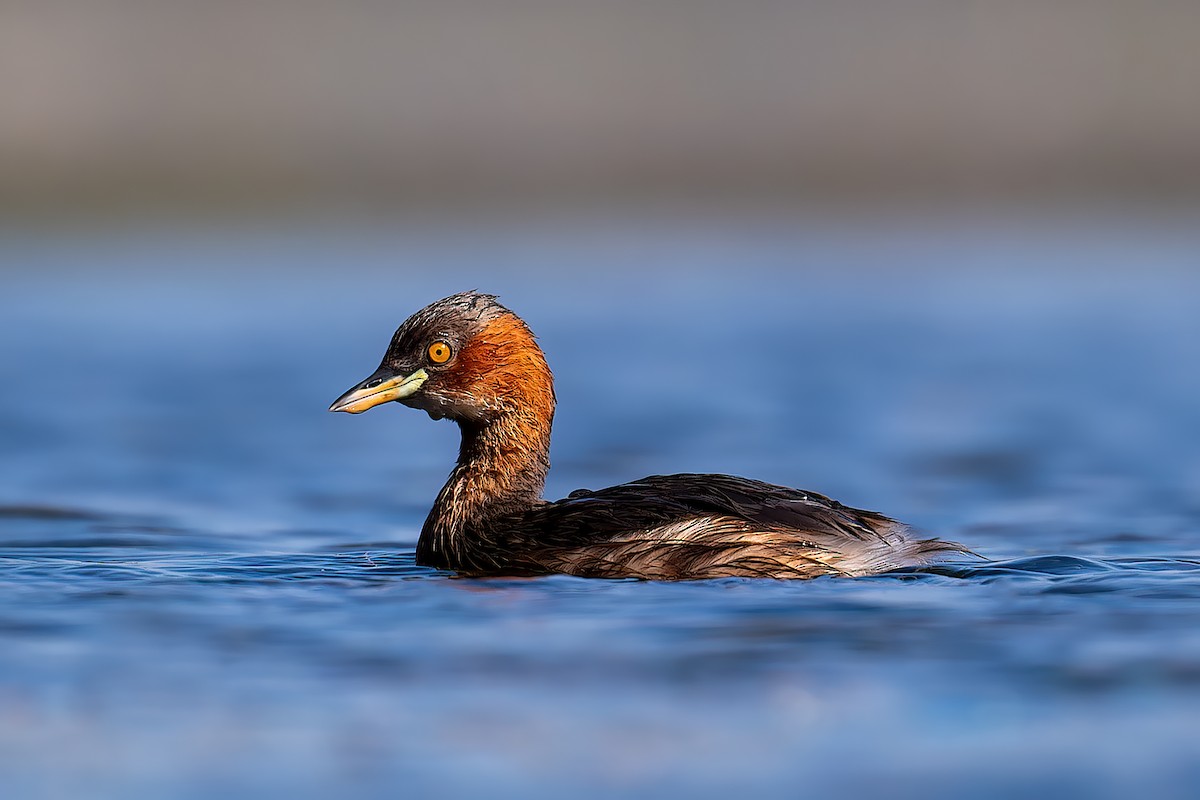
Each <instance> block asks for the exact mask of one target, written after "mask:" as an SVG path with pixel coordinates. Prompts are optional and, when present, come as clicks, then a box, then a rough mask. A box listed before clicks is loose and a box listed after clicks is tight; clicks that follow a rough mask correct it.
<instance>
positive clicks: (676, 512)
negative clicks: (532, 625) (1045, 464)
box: [329, 292, 963, 580]
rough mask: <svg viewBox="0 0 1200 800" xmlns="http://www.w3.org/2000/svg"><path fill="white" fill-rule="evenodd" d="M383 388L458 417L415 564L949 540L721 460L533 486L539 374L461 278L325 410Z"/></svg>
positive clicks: (689, 573) (550, 398)
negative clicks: (589, 482) (714, 467)
mask: <svg viewBox="0 0 1200 800" xmlns="http://www.w3.org/2000/svg"><path fill="white" fill-rule="evenodd" d="M392 400H394V401H397V402H399V403H403V404H404V405H406V406H409V407H410V408H419V409H421V410H423V411H425V412H427V413H428V414H429V416H430V417H432V418H433V419H442V418H449V419H452V420H454V421H455V422H457V423H458V425H459V428H461V430H462V445H461V448H460V450H459V456H458V464H457V465H456V466H455V468H454V470H453V472H451V473H450V478H449V480H447V481H446V485H445V486H444V487H443V488H442V491H441V492H440V493H439V494H438V497H437V500H436V501H435V502H434V504H433V509H432V510H431V511H430V512H429V517H428V518H427V519H426V520H425V524H424V526H423V527H422V528H421V538H420V540H419V541H418V542H417V563H418V564H422V565H426V566H431V567H438V568H440V569H449V570H455V571H458V572H461V573H465V574H470V575H535V574H546V573H553V572H562V573H569V574H572V575H582V576H587V577H603V578H625V577H634V578H647V579H654V580H685V579H695V578H717V577H727V576H743V577H751V576H753V577H771V578H813V577H816V576H818V575H869V574H874V573H879V572H885V571H887V570H890V569H895V568H898V567H909V566H919V565H922V564H925V563H928V562H929V561H930V560H931V559H932V558H933V557H935V556H937V555H939V554H942V553H948V552H961V551H963V548H962V547H961V546H960V545H957V544H954V543H952V542H945V541H940V540H937V539H916V538H913V536H912V535H911V533H910V531H909V529H908V528H907V527H906V526H905V525H903V524H901V523H899V522H896V521H894V520H891V519H889V518H887V517H885V516H882V515H880V514H876V513H874V512H871V511H860V510H857V509H854V508H849V507H847V506H844V505H842V504H841V503H838V502H836V501H834V500H830V499H829V498H827V497H823V496H821V495H819V494H814V493H812V492H804V491H799V490H797V489H789V488H786V487H783V486H773V485H771V484H769V483H761V482H759V481H753V480H747V479H746V478H738V477H733V476H730V475H654V476H651V477H648V478H643V479H642V480H639V481H634V482H633V483H626V484H622V485H620V486H613V487H611V488H608V489H601V490H599V491H586V490H581V491H577V492H572V493H571V494H570V496H568V497H567V498H566V499H563V500H559V501H557V502H553V503H549V502H546V501H544V500H542V488H543V486H544V484H545V480H546V472H547V470H548V469H549V467H550V458H549V451H550V426H551V423H552V422H553V420H554V403H555V399H554V383H553V377H552V376H551V374H550V368H549V366H547V364H546V358H545V356H544V355H543V354H542V350H541V348H540V347H538V344H537V342H536V341H535V340H534V336H533V333H532V332H531V331H530V330H529V328H528V326H526V324H525V323H524V321H522V320H521V319H520V318H519V317H518V316H517V315H516V314H514V313H513V312H511V311H509V310H508V309H507V308H505V307H504V306H502V305H500V304H499V303H498V302H496V298H495V297H493V296H491V295H486V294H479V293H476V292H464V293H461V294H456V295H452V296H450V297H447V298H445V299H444V300H439V301H437V302H436V303H433V304H431V305H429V306H427V307H426V308H424V309H422V310H420V311H418V312H417V313H416V314H414V315H413V316H412V317H410V318H409V319H408V321H406V322H405V323H404V324H403V325H401V326H400V328H399V329H398V330H397V331H396V334H395V335H394V336H393V337H392V342H391V344H390V345H389V346H388V349H387V352H386V353H385V354H384V356H383V362H382V363H381V364H380V366H379V369H377V370H376V371H375V373H374V374H373V375H371V377H369V378H367V379H366V380H365V381H363V382H362V383H360V384H358V385H357V386H355V387H354V388H353V389H351V390H350V391H348V392H346V393H345V394H344V395H342V396H341V397H339V398H338V399H337V401H336V402H334V404H333V405H332V406H330V407H329V410H330V411H348V412H350V413H352V414H359V413H362V412H363V411H366V410H367V409H369V408H373V407H374V406H377V405H380V404H381V403H386V402H388V401H392Z"/></svg>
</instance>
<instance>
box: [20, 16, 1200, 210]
mask: <svg viewBox="0 0 1200 800" xmlns="http://www.w3.org/2000/svg"><path fill="white" fill-rule="evenodd" d="M1198 29H1200V8H1197V7H1196V5H1195V4H1193V3H1186V2H1172V1H1171V0H1152V1H1151V2H1146V3H1137V4H1129V3H1124V2H1119V0H1087V1H1086V2H1083V1H1080V2H1075V1H1074V0H1068V2H1062V3H1055V4H1051V5H1047V4H1045V3H1038V2H1025V1H1024V0H1016V1H1015V2H1005V3H1000V2H970V3H962V2H951V1H950V0H901V1H900V2H878V1H876V0H851V2H781V1H780V0H748V2H745V3H737V4H732V3H726V2H719V1H718V0H699V1H698V2H689V3H681V2H671V0H660V1H658V2H589V1H588V0H567V1H566V2H539V0H505V1H504V2H483V1H482V0H450V1H449V2H419V1H418V2H394V3H384V2H371V1H370V0H363V1H362V2H359V1H358V0H351V1H350V2H345V3H338V4H329V3H318V2H282V1H280V2H271V0H264V2H258V3H253V4H231V3H189V2H149V1H148V0H147V1H139V0H97V2H90V3H80V2H70V1H69V0H46V1H45V2H21V0H13V1H12V2H6V3H5V4H4V5H3V8H0V98H2V99H3V107H4V114H3V116H2V118H0V159H2V161H0V163H2V164H3V186H2V190H0V191H2V192H3V195H2V200H3V203H4V205H5V207H6V209H7V210H9V211H10V212H25V213H33V212H35V211H36V212H41V213H44V214H46V215H49V216H51V217H57V216H60V215H62V214H66V213H81V214H104V215H112V214H115V213H117V212H120V211H126V212H130V211H133V210H137V211H143V212H144V211H147V210H156V211H162V210H164V207H165V209H167V210H170V209H185V210H187V211H188V212H194V211H195V210H196V209H206V210H213V209H216V210H221V209H225V210H229V209H236V210H238V211H239V212H240V211H242V210H247V209H248V210H251V211H260V210H264V209H277V208H280V207H295V206H298V205H303V206H318V207H328V206H330V205H332V204H337V203H349V204H351V205H353V206H360V205H366V206H368V207H370V208H377V207H378V206H379V204H386V205H389V206H391V205H401V206H417V207H423V206H428V205H431V204H437V203H444V202H463V201H475V202H479V203H485V204H488V205H495V206H501V207H506V208H507V207H512V206H513V205H516V206H518V207H523V206H527V205H534V206H544V205H557V204H559V203H561V202H563V201H564V200H572V201H579V200H593V201H594V200H597V199H603V200H613V199H618V200H621V201H625V200H627V199H628V198H630V197H643V198H645V197H652V198H659V197H666V198H670V199H673V200H686V201H689V202H691V201H695V200H696V199H697V198H707V199H713V198H715V199H719V200H728V199H729V198H733V197H736V198H748V199H754V200H760V201H762V200H796V199H818V200H827V199H829V198H839V197H846V196H849V197H854V198H866V199H876V198H878V197H880V196H882V197H889V198H892V199H905V200H908V199H912V198H914V197H919V198H932V199H940V198H945V197H946V196H949V195H953V196H962V195H970V196H976V197H984V198H988V199H994V198H997V197H999V198H1006V199H1008V198H1020V199H1038V200H1042V201H1044V200H1047V199H1080V198H1083V199H1093V198H1095V197H1097V196H1104V195H1109V196H1112V195H1118V196H1121V197H1130V196H1134V197H1139V198H1141V197H1149V198H1152V199H1159V198H1163V197H1167V198H1176V197H1184V198H1192V197H1194V196H1195V193H1196V187H1197V183H1198V181H1200V155H1198V154H1197V147H1196V142H1197V141H1200V94H1198V93H1197V92H1196V91H1195V79H1196V76H1197V74H1200V48H1197V46H1196V43H1197V30H1198Z"/></svg>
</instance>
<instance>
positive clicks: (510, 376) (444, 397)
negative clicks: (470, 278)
mask: <svg viewBox="0 0 1200 800" xmlns="http://www.w3.org/2000/svg"><path fill="white" fill-rule="evenodd" d="M389 401H396V402H399V403H403V404H404V405H406V406H409V407H410V408H418V409H421V410H422V411H426V412H428V414H429V416H430V417H432V418H433V419H442V418H443V417H445V418H449V419H453V420H456V421H458V422H465V423H476V424H481V423H487V422H490V421H491V420H493V419H495V418H496V417H498V416H501V415H503V414H506V413H509V414H513V413H515V414H518V415H521V416H524V417H529V418H530V421H531V422H532V421H536V420H538V419H544V421H545V423H546V424H547V426H548V425H549V422H550V420H551V418H552V417H553V415H554V388H553V379H552V377H551V375H550V368H549V367H548V366H547V365H546V359H545V356H544V355H543V354H542V350H541V348H540V347H538V344H537V342H536V341H535V340H534V336H533V333H532V332H531V331H530V330H529V328H528V326H526V325H525V323H524V322H523V321H522V320H521V318H520V317H518V316H517V315H516V314H514V313H512V312H511V311H509V310H508V309H507V308H505V307H504V306H502V305H500V303H498V302H497V301H496V298H495V297H494V296H493V295H489V294H479V293H478V292H462V293H460V294H455V295H451V296H450V297H447V298H444V299H442V300H438V301H437V302H436V303H431V304H430V305H428V306H426V307H425V308H423V309H421V310H420V311H418V312H417V313H415V314H413V315H412V316H411V317H409V318H408V320H406V321H405V323H404V324H403V325H401V326H400V327H399V328H398V329H397V330H396V333H395V335H394V336H392V342H391V344H390V345H389V346H388V349H387V352H386V353H384V356H383V362H382V363H381V364H380V365H379V369H377V370H375V372H374V373H373V374H372V375H371V376H370V377H369V378H367V379H366V380H364V381H363V382H362V383H359V384H358V385H357V386H355V387H354V388H352V389H351V390H350V391H348V392H346V393H345V394H344V395H342V396H341V397H339V398H338V399H337V400H335V401H334V403H333V405H331V406H330V407H329V410H330V411H348V412H350V413H351V414H361V413H362V412H364V411H366V410H367V409H369V408H374V407H375V406H377V405H380V404H382V403H386V402H389Z"/></svg>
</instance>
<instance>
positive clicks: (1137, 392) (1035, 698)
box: [0, 219, 1200, 798]
mask: <svg viewBox="0 0 1200 800" xmlns="http://www.w3.org/2000/svg"><path fill="white" fill-rule="evenodd" d="M1197 230H1200V228H1196V227H1194V226H1193V227H1189V226H1185V225H1173V224H1165V223H1154V224H1151V223H1150V222H1145V221H1132V222H1131V221H1129V220H1122V219H1116V220H1113V219H1101V220H1056V221H1054V222H1053V223H1050V224H1047V223H1039V224H1007V225H1004V224H995V225H975V226H962V225H950V224H948V223H937V222H936V221H935V222H933V223H929V222H925V223H920V224H918V223H913V224H908V225H903V226H891V227H882V228H872V227H869V226H868V227H866V228H862V227H859V226H856V225H853V224H849V223H846V224H829V221H828V220H825V221H823V222H821V223H819V224H818V223H816V222H813V221H808V222H805V221H804V220H799V221H797V220H791V219H774V220H753V221H747V220H741V221H737V222H729V221H721V222H717V223H714V222H713V221H712V220H695V221H689V220H679V219H674V220H664V221H661V222H652V223H648V222H639V223H636V224H635V223H631V222H628V221H617V222H613V223H606V224H603V225H597V224H593V223H589V224H580V223H577V222H576V223H571V222H563V221H562V220H558V221H554V222H547V223H531V224H504V225H463V226H456V225H444V226H437V227H430V226H421V227H418V226H408V227H405V226H396V227H383V226H378V227H376V226H361V225H346V224H337V223H329V224H322V225H312V226H295V227H291V226H282V227H279V228H271V229H267V228H259V229H228V230H206V231H196V230H154V231H128V232H123V233H107V234H99V233H80V234H76V235H72V236H69V237H64V236H61V235H56V236H49V235H35V234H24V235H18V234H15V233H11V232H10V234H9V235H7V236H6V237H5V238H4V240H3V243H0V259H2V260H3V263H4V264H5V270H6V272H5V276H4V278H3V281H4V287H3V288H4V292H3V295H2V296H0V369H2V370H3V379H4V391H3V392H2V393H0V640H2V642H3V655H2V656H0V771H2V772H3V774H4V776H5V784H6V790H5V795H6V796H12V797H74V796H89V797H113V798H118V797H119V798H135V797H147V798H149V797H162V796H173V797H197V798H200V797H213V796H226V797H252V796H262V795H263V794H264V793H266V792H272V793H280V792H288V793H290V794H291V795H292V796H296V797H328V796H342V795H345V794H347V793H349V792H356V793H359V794H363V795H367V796H388V797H393V796H419V795H429V794H435V793H436V794H438V795H446V794H449V795H466V794H472V795H478V794H481V793H489V794H496V795H500V796H509V795H518V794H519V795H521V796H562V795H564V794H567V795H569V796H601V795H612V794H618V793H620V794H622V795H634V796H638V795H641V796H652V795H654V796H658V795H661V794H662V793H663V792H667V791H670V792H681V791H686V792H689V793H691V794H693V795H696V796H724V795H729V794H731V793H736V794H744V793H748V792H756V793H760V794H764V795H773V796H795V795H796V794H798V793H799V792H800V790H801V788H802V787H811V790H812V791H813V792H818V791H819V792H827V791H840V792H842V793H856V792H866V791H887V793H888V794H889V795H900V796H913V797H918V796H919V797H929V796H948V797H949V796H961V795H963V794H970V795H972V796H997V797H1000V796H1012V795H1014V794H1016V793H1022V794H1027V795H1039V796H1053V797H1065V796H1089V797H1104V796H1110V797H1118V796H1129V795H1133V794H1136V795H1137V796H1160V797H1190V796H1191V794H1192V792H1193V791H1194V787H1195V786H1197V785H1200V744H1198V742H1200V540H1198V538H1197V532H1198V531H1200V502H1198V501H1197V497H1200V452H1198V448H1197V446H1196V443H1197V442H1198V441H1200V370H1197V369H1196V368H1195V365H1196V364H1197V363H1200V313H1197V310H1198V309H1197V300H1196V298H1197V297H1200V235H1197V234H1196V231H1197ZM465 288H479V289H483V290H489V291H494V292H497V293H499V294H501V295H502V299H503V300H504V301H505V302H507V303H508V304H509V305H510V306H511V307H513V308H514V309H516V310H517V311H519V312H520V313H521V314H522V315H523V316H525V317H526V318H527V320H528V321H529V322H530V324H531V325H532V326H533V328H534V329H535V330H536V331H537V332H538V333H539V334H540V336H541V340H542V342H543V344H544V346H545V349H546V351H547V354H548V357H549V359H550V361H551V365H552V367H553V368H554V369H555V372H556V375H557V378H558V396H559V402H560V411H559V414H558V417H557V421H556V429H555V439H554V448H553V452H552V456H553V460H554V467H553V470H552V473H551V478H550V485H549V486H548V488H547V493H548V494H549V495H551V496H555V497H557V496H562V495H564V494H566V493H567V492H569V491H570V490H572V489H575V488H579V487H581V486H587V487H599V486H603V485H607V484H610V483H614V482H618V481H623V480H631V479H635V478H638V477H641V476H643V475H646V474H651V473H661V472H675V471H722V472H735V473H739V474H744V475H748V476H751V477H755V478H760V479H763V480H768V481H773V482H777V483H784V484H790V485H796V486H801V487H803V488H808V489H812V490H816V491H820V492H823V493H826V494H830V495H833V496H835V497H838V498H839V499H841V500H842V501H844V502H846V503H850V504H853V505H859V506H863V507H868V508H876V509H880V510H883V511H885V512H887V513H889V514H892V515H895V516H898V517H900V518H903V519H905V520H907V521H909V522H911V523H913V524H914V525H916V526H918V527H919V528H922V529H924V530H925V531H928V532H931V533H937V534H939V535H942V536H945V537H948V538H953V539H957V540H959V541H962V542H964V543H966V544H968V545H969V546H971V547H972V548H974V549H976V550H977V551H978V552H980V553H981V554H983V555H984V556H986V557H987V560H977V561H966V562H962V563H959V564H955V565H951V566H947V567H943V568H936V569H930V570H926V571H919V572H907V573H898V574H894V575H887V576H880V577H875V578H866V579H859V580H835V579H819V580H815V581H807V582H795V583H777V582H771V581H760V580H721V581H709V582H698V583H684V584H660V583H643V582H634V581H596V580H582V579H576V578H569V577H547V578H540V579H531V580H462V579H455V578H452V577H451V576H449V575H447V574H444V573H439V572H436V571H433V570H429V569H425V568H422V567H418V566H416V565H415V564H414V562H413V557H412V548H413V546H414V544H415V539H416V535H417V532H418V530H419V527H420V523H421V521H422V519H423V517H424V514H425V512H426V510H427V508H428V506H429V503H430V502H431V500H432V497H433V496H434V494H435V493H436V491H437V489H438V487H439V486H440V483H441V481H442V479H443V478H444V476H445V474H446V472H447V471H448V469H449V467H450V463H451V460H452V458H453V456H454V453H455V447H456V432H455V429H454V427H453V426H452V425H450V424H447V423H437V424H435V423H433V422H431V421H429V420H428V419H427V418H426V417H425V416H424V415H422V414H417V413H413V412H411V411H408V410H407V409H403V408H400V407H398V406H397V407H388V408H382V409H377V410H375V411H373V412H372V413H370V414H367V415H364V416H361V417H350V416H348V415H331V414H327V413H325V408H326V407H327V405H328V404H329V402H330V401H331V400H332V399H333V398H334V397H336V396H337V395H338V394H340V393H341V392H342V391H343V390H344V389H346V388H347V387H349V386H350V385H352V384H353V383H355V382H357V381H358V380H359V379H361V378H362V377H365V376H366V375H367V374H369V373H370V372H371V371H372V370H373V369H374V367H375V365H376V364H377V362H378V358H379V356H380V355H381V353H382V350H383V348H384V346H385V345H386V342H387V339H388V337H389V336H390V333H391V331H392V329H393V328H394V327H395V326H396V325H397V324H398V323H399V322H400V321H402V319H403V318H404V317H405V316H406V315H407V314H408V313H410V312H411V311H413V310H415V309H416V308H418V307H419V306H421V305H423V304H425V303H426V302H429V301H431V300H433V299H436V298H437V297H440V296H442V295H444V294H448V293H450V292H453V291H459V290H462V289H465Z"/></svg>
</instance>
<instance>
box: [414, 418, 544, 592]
mask: <svg viewBox="0 0 1200 800" xmlns="http://www.w3.org/2000/svg"><path fill="white" fill-rule="evenodd" d="M552 422H553V413H552V412H551V414H550V416H549V417H544V418H543V417H539V416H538V415H535V414H532V413H523V412H521V411H516V410H513V411H508V412H506V413H504V414H501V415H499V416H497V417H495V418H493V419H491V420H489V421H487V422H485V423H473V422H460V423H459V427H460V428H461V430H462V443H461V445H460V448H459V455H458V463H457V464H456V465H455V467H454V470H453V471H452V472H451V473H450V477H449V479H448V480H447V481H446V485H445V486H443V487H442V490H441V492H440V493H438V497H437V500H436V501H435V502H434V505H433V509H432V510H431V511H430V512H429V517H428V518H427V519H426V520H425V525H424V527H423V528H422V529H421V540H420V542H419V544H418V547H417V555H418V561H419V562H420V563H425V564H433V565H437V566H446V567H450V568H457V569H461V568H463V567H464V566H469V564H467V565H464V564H462V563H461V562H462V561H463V560H464V559H467V558H468V556H467V554H468V553H469V551H470V550H471V546H472V544H478V543H483V542H482V541H481V540H482V539H485V538H486V537H487V536H488V531H489V529H490V528H491V526H492V525H493V524H494V523H495V521H496V520H498V519H499V518H502V517H504V516H506V515H509V514H520V513H521V512H523V511H526V510H528V509H529V508H530V507H532V506H533V505H535V504H536V503H538V502H540V500H541V497H542V489H543V488H544V487H545V483H546V473H547V472H548V471H549V469H550V429H551V425H552ZM468 560H469V559H468Z"/></svg>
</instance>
